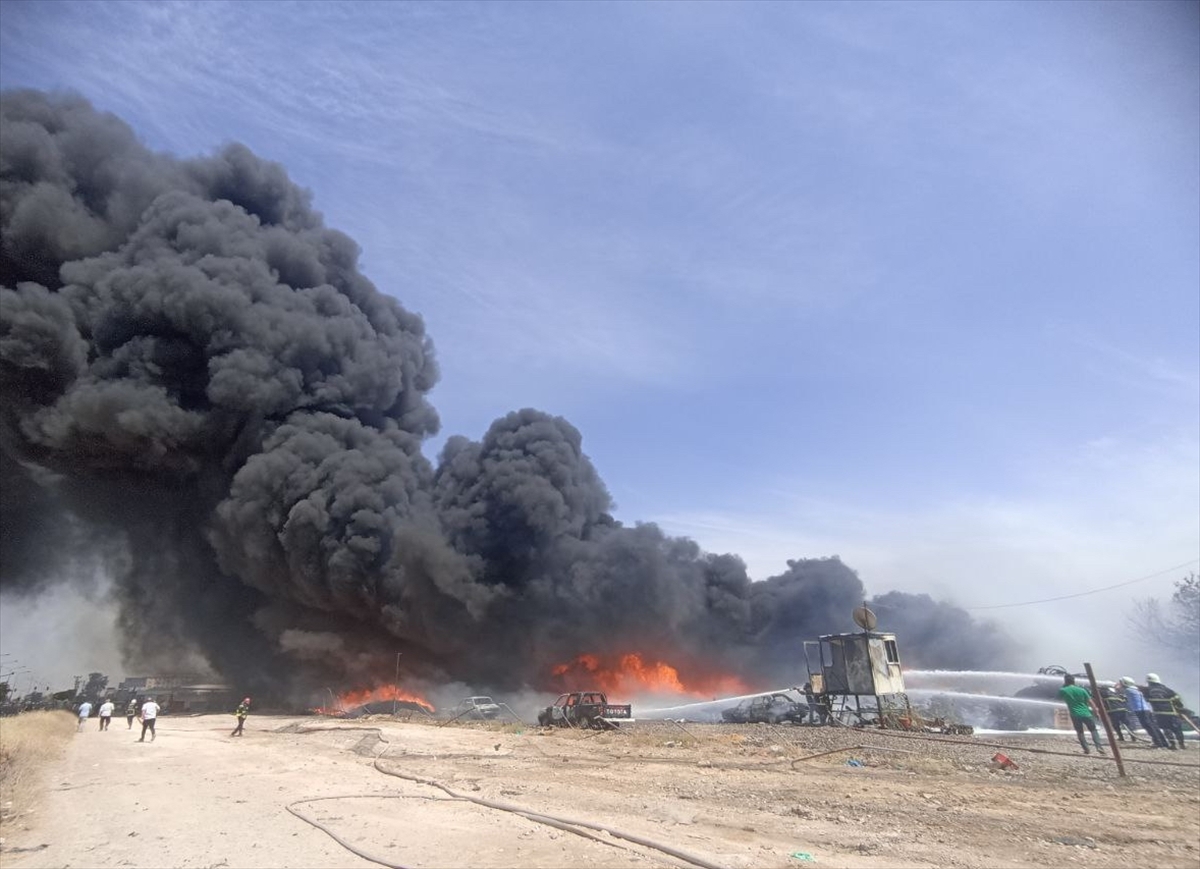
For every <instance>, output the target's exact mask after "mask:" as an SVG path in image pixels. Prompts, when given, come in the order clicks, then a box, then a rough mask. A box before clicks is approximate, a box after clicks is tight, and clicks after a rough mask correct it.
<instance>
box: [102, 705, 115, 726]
mask: <svg viewBox="0 0 1200 869" xmlns="http://www.w3.org/2000/svg"><path fill="white" fill-rule="evenodd" d="M112 714H113V702H112V701H111V700H105V701H104V702H103V703H101V704H100V729H101V730H108V725H109V722H111V721H112Z"/></svg>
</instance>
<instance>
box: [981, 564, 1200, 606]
mask: <svg viewBox="0 0 1200 869" xmlns="http://www.w3.org/2000/svg"><path fill="white" fill-rule="evenodd" d="M1198 561H1200V558H1193V559H1191V560H1189V561H1185V562H1183V564H1176V565H1175V566H1174V567H1168V568H1167V569H1166V570H1160V571H1158V572H1157V573H1151V574H1148V575H1147V576H1139V577H1138V578H1137V579H1129V580H1126V581H1125V582H1118V583H1116V584H1115V585H1106V586H1104V587H1103V588H1093V589H1091V590H1090V591H1079V592H1075V593H1074V594H1062V595H1059V596H1058V597H1045V598H1041V599H1040V600H1025V601H1021V602H1020V603H997V604H990V605H988V606H968V607H963V609H965V610H1000V609H1008V608H1009V607H1015V606H1032V605H1034V604H1039V603H1051V602H1053V601H1056V600H1070V599H1071V598H1076V597H1087V596H1088V595H1089V594H1099V593H1100V592H1102V591H1112V590H1113V589H1114V588H1122V587H1124V586H1126V585H1133V584H1134V583H1137V582H1145V581H1146V580H1147V579H1154V578H1155V577H1157V576H1162V575H1163V574H1167V573H1172V572H1174V571H1176V570H1180V569H1182V568H1184V567H1187V566H1188V565H1190V564H1195V563H1196V562H1198Z"/></svg>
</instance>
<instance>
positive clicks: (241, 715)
mask: <svg viewBox="0 0 1200 869" xmlns="http://www.w3.org/2000/svg"><path fill="white" fill-rule="evenodd" d="M233 714H234V715H236V716H237V727H235V728H234V729H233V733H231V734H229V735H230V736H241V735H242V728H243V727H244V726H245V725H246V716H247V715H249V714H250V698H249V697H247V698H245V699H244V700H243V701H242V702H241V703H239V704H238V708H237V709H236V710H235V711H234V713H233Z"/></svg>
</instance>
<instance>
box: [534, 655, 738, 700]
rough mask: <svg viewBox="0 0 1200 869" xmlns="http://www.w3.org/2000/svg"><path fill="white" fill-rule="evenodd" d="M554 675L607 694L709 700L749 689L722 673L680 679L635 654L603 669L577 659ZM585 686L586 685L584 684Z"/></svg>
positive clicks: (593, 659) (590, 658) (588, 658)
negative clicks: (675, 695)
mask: <svg viewBox="0 0 1200 869" xmlns="http://www.w3.org/2000/svg"><path fill="white" fill-rule="evenodd" d="M552 672H553V673H554V675H555V676H556V677H558V678H559V680H560V681H561V682H562V683H563V684H567V683H568V682H569V683H572V686H573V687H575V686H576V684H577V687H578V688H581V689H582V688H599V689H600V690H601V691H604V692H605V693H606V694H636V693H654V694H687V695H691V696H693V697H709V696H720V695H730V694H746V693H748V692H749V689H748V688H747V687H746V685H745V683H744V682H742V680H741V679H739V678H738V677H736V676H730V675H726V674H721V673H709V674H696V675H689V676H688V677H687V679H686V681H685V680H684V679H682V678H681V677H680V675H679V671H678V670H676V669H675V668H674V667H672V666H671V665H670V664H666V663H663V662H662V661H654V662H653V663H647V662H646V661H643V660H642V656H641V655H639V654H637V653H636V652H630V653H629V654H625V655H621V656H620V657H619V658H618V659H617V661H616V662H615V663H613V664H611V665H608V666H606V665H604V664H602V663H601V661H600V658H599V657H598V656H596V655H589V654H583V655H579V656H578V657H576V658H575V659H574V660H572V661H568V662H567V663H565V664H557V665H555V667H554V669H553V671H552ZM585 682H586V683H587V684H586V685H585V684H583V683H585Z"/></svg>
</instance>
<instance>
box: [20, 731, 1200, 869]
mask: <svg viewBox="0 0 1200 869" xmlns="http://www.w3.org/2000/svg"><path fill="white" fill-rule="evenodd" d="M231 722H232V718H231V717H230V716H227V715H226V716H202V717H195V718H163V719H161V720H160V723H159V735H158V739H157V740H156V741H155V742H153V743H145V744H140V743H138V742H137V741H136V735H137V733H136V730H135V732H134V733H130V732H129V731H127V730H126V729H125V723H124V721H119V722H114V725H113V729H112V730H110V731H108V732H106V733H101V732H99V731H97V730H95V729H91V728H89V729H88V730H86V731H84V732H82V733H79V734H77V735H75V736H74V737H73V740H72V743H71V745H70V746H69V748H68V750H67V752H66V755H65V757H64V759H63V760H62V761H61V762H59V763H57V764H55V765H53V766H52V767H51V768H49V769H48V771H47V774H48V776H47V782H46V785H47V790H46V792H45V797H44V799H43V800H42V801H41V802H40V803H39V804H38V805H37V806H36V808H35V809H34V810H33V811H32V812H30V813H28V814H26V815H24V816H23V817H22V818H21V819H20V820H19V821H18V822H16V823H12V824H9V825H8V829H7V830H6V831H5V841H4V843H3V845H2V846H0V848H2V853H0V856H2V863H3V866H4V867H6V869H8V867H12V869H34V867H84V866H86V867H110V866H134V867H154V866H178V867H225V866H228V867H241V866H246V867H252V866H263V867H268V866H270V867H274V866H278V867H359V866H362V867H367V866H373V865H378V863H382V864H384V865H393V866H403V867H414V869H416V867H450V866H464V867H466V866H470V867H562V866H572V867H658V866H662V867H666V866H722V867H800V866H804V865H808V864H809V863H810V862H811V863H813V864H815V865H818V866H830V867H835V866H842V867H907V866H912V867H924V866H962V867H1009V866H1055V867H1058V866H1064V865H1070V866H1084V867H1089V866H1090V867H1131V869H1132V867H1143V866H1161V867H1197V866H1200V751H1198V750H1197V748H1196V746H1195V743H1192V744H1191V745H1189V747H1188V748H1187V749H1185V750H1184V751H1182V752H1166V751H1155V752H1151V751H1149V750H1148V749H1146V748H1144V747H1137V748H1132V749H1131V750H1130V751H1128V752H1127V755H1128V756H1129V758H1130V760H1131V761H1132V760H1135V759H1146V760H1149V759H1153V760H1168V761H1173V762H1178V763H1186V764H1188V766H1164V765H1150V764H1143V763H1130V765H1129V771H1130V773H1131V775H1130V776H1129V777H1128V778H1125V779H1120V778H1118V776H1117V771H1116V769H1115V766H1114V764H1113V763H1112V762H1111V761H1104V760H1097V759H1096V758H1095V757H1094V756H1093V757H1091V758H1087V757H1084V756H1082V755H1072V756H1061V757H1060V756H1055V755H1046V754H1030V753H1026V752H1011V753H1010V756H1011V757H1012V758H1013V759H1014V760H1016V761H1017V762H1018V763H1019V764H1020V769H1019V770H1017V771H1012V770H998V769H995V768H994V765H993V764H992V763H991V762H990V761H991V758H992V756H993V755H994V754H995V752H996V749H995V748H992V747H989V746H986V745H983V744H981V743H982V742H983V741H984V739H983V738H982V737H977V738H975V739H971V738H963V739H961V740H959V741H957V742H956V744H945V743H934V742H924V741H920V740H916V739H912V738H908V739H905V738H902V737H899V736H894V735H888V734H884V733H881V732H878V731H868V732H858V731H852V730H832V729H829V728H807V727H771V726H768V725H747V726H729V725H698V724H685V725H675V724H672V723H670V722H637V723H635V724H633V725H627V726H626V727H625V728H624V729H623V730H622V732H618V733H599V732H582V731H568V730H547V731H542V730H539V729H538V728H536V727H534V728H531V727H528V726H520V725H516V724H507V725H504V724H494V723H478V724H469V725H460V724H457V723H456V724H452V725H449V726H446V727H437V726H436V725H435V724H433V723H429V722H417V721H412V722H397V721H392V720H390V719H384V720H359V721H334V720H328V719H317V718H283V717H278V718H276V717H267V716H261V715H260V716H253V717H251V719H250V720H249V725H248V727H247V731H246V735H245V737H244V738H241V739H231V738H230V737H229V730H230V728H231ZM1009 741H1010V742H1011V743H1012V744H1014V745H1019V746H1024V747H1041V748H1048V749H1054V750H1059V751H1066V752H1071V751H1072V743H1071V742H1070V741H1069V740H1067V739H1065V738H1062V739H1058V738H1054V737H1039V738H1034V737H1013V738H1010V740H1009ZM863 746H865V747H863ZM838 749H848V750H844V751H835V753H832V754H827V755H825V756H823V757H816V758H813V759H810V760H801V758H804V757H806V756H808V755H811V754H814V753H817V752H821V751H830V750H838ZM884 749H890V750H884ZM1074 750H1077V748H1076V749H1074ZM850 760H853V761H858V762H861V764H862V765H861V766H859V765H851V764H849V763H848V761H850ZM293 812H294V813H295V814H293ZM534 814H542V815H545V816H551V817H546V818H543V819H541V820H535V819H532V818H531V817H530V816H531V815H534ZM297 815H299V816H302V817H303V818H307V819H309V820H310V821H312V822H315V823H317V824H320V825H323V826H324V827H325V829H326V830H327V832H326V831H323V830H321V829H318V828H317V827H315V826H313V825H311V824H310V823H307V822H306V821H304V820H302V819H301V817H298V816H297ZM553 819H562V821H563V822H564V823H563V824H561V825H560V826H554V825H552V824H554V823H558V822H557V821H553ZM567 821H572V822H583V823H584V824H587V825H591V826H576V827H574V828H572V827H571V826H570V825H569V824H567V823H565V822H567ZM602 828H607V830H605V829H602ZM572 830H574V831H572ZM580 834H584V835H580ZM335 837H336V838H335ZM339 839H340V840H341V842H340V843H339V841H338V840H339ZM356 851H357V852H358V854H356V853H355V852H356ZM359 854H362V855H366V857H364V856H359ZM801 855H803V856H801ZM367 858H371V859H367ZM372 859H373V860H375V861H377V862H371V860H372Z"/></svg>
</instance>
